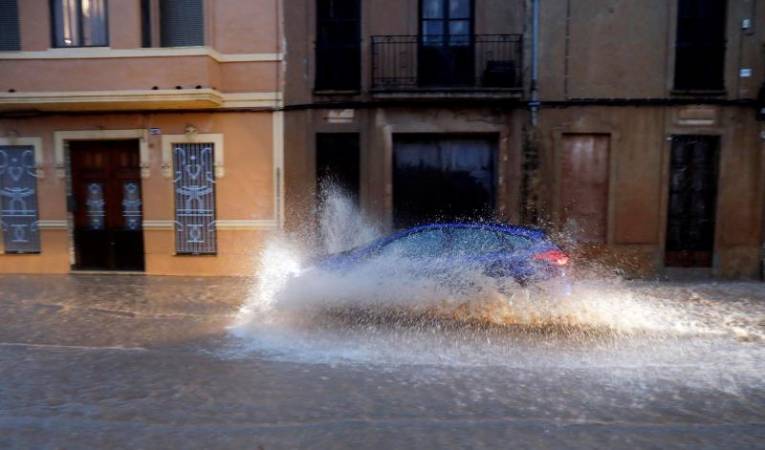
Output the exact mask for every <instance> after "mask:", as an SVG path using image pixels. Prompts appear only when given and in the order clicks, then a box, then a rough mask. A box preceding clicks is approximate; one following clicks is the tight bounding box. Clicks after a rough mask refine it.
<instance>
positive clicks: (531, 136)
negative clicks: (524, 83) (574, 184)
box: [521, 0, 540, 225]
mask: <svg viewBox="0 0 765 450" xmlns="http://www.w3.org/2000/svg"><path fill="white" fill-rule="evenodd" d="M539 1H540V0H531V80H530V85H529V103H528V105H529V115H530V120H529V122H530V124H529V125H530V126H527V127H524V133H523V141H524V142H523V169H522V170H523V179H522V185H521V186H522V187H521V189H522V193H521V199H522V200H521V201H522V205H521V215H522V220H523V223H525V224H531V225H536V224H537V223H538V221H539V210H538V204H537V203H538V199H539V195H538V194H539V180H538V178H539V177H538V169H539V148H538V145H539V139H538V126H539V106H540V104H539V91H538V80H539Z"/></svg>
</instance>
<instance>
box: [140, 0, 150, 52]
mask: <svg viewBox="0 0 765 450" xmlns="http://www.w3.org/2000/svg"><path fill="white" fill-rule="evenodd" d="M151 16H152V14H151V0H141V47H144V48H146V47H151V46H152V44H151V34H152V33H151Z"/></svg>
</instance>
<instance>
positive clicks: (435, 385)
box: [0, 275, 765, 449]
mask: <svg viewBox="0 0 765 450" xmlns="http://www.w3.org/2000/svg"><path fill="white" fill-rule="evenodd" d="M251 283H252V280H248V279H237V278H216V279H209V278H175V277H142V276H84V275H80V276H2V277H0V323H2V327H0V448H66V449H73V448H185V449H194V448H200V449H209V448H264V449H272V448H555V447H561V448H592V447H600V448H625V447H627V448H630V447H631V448H647V447H650V448H702V447H705V448H711V447H719V448H765V381H763V374H764V373H765V350H764V349H763V347H764V345H763V340H762V334H760V333H759V332H760V331H761V330H762V329H763V328H765V313H764V312H765V287H763V286H762V285H761V284H759V283H719V284H717V283H707V284H656V285H654V284H648V283H642V284H641V283H636V284H635V285H634V290H635V292H636V293H637V294H636V295H650V296H653V297H654V298H675V299H677V300H678V301H680V302H687V304H688V305H689V306H688V307H689V309H693V311H695V312H694V314H696V316H698V320H699V321H702V322H703V321H704V320H706V321H709V322H715V321H718V322H720V324H721V325H720V328H719V329H720V330H723V331H721V332H720V333H687V334H684V335H677V336H669V337H668V336H666V335H665V336H660V337H657V336H646V335H641V336H629V337H624V336H606V337H602V336H601V337H592V336H586V335H579V336H576V337H575V338H573V337H571V336H557V337H556V336H550V335H549V333H548V334H545V333H542V332H540V333H539V334H536V335H534V334H532V335H529V334H528V333H526V334H524V336H523V337H519V336H513V335H512V333H510V334H509V335H508V336H504V335H503V334H502V333H504V332H498V331H496V330H493V331H490V332H489V331H481V330H479V331H475V330H474V331H473V332H472V334H470V342H469V343H467V342H466V341H464V340H462V341H461V340H460V339H459V338H454V336H452V335H450V334H449V333H448V332H447V331H444V330H441V329H440V328H438V327H433V328H428V329H421V328H420V329H417V330H404V331H402V329H400V328H399V329H396V330H393V331H391V330H390V329H375V328H373V327H372V326H371V325H370V326H368V327H362V328H356V329H354V330H344V329H340V330H337V329H336V330H332V331H331V332H332V333H333V334H332V336H334V338H335V339H334V340H333V339H329V338H327V335H326V333H327V330H322V333H324V334H315V335H311V334H306V335H299V334H292V335H289V334H288V335H284V336H280V337H279V339H286V340H287V342H286V344H289V345H283V346H281V347H278V346H272V347H269V345H270V344H272V342H266V341H264V340H263V339H262V336H260V337H259V339H260V340H259V341H257V342H255V341H253V342H249V341H248V340H247V338H246V337H234V336H232V335H231V334H230V332H229V330H228V329H227V327H228V326H229V325H231V324H232V322H233V321H234V318H235V316H236V313H237V311H238V309H239V307H240V306H241V305H242V303H243V301H244V299H245V298H246V297H247V295H248V292H249V289H250V287H251ZM694 317H695V316H694ZM694 320H695V319H694ZM723 325H724V326H723ZM338 327H342V325H338ZM741 330H743V331H741ZM758 330H759V331H758ZM426 335H427V336H428V337H427V338H426V337H425V336H426ZM253 339H254V338H253ZM274 339H276V338H274ZM281 343H282V344H285V342H281ZM372 344H374V346H373V347H372ZM365 346H366V347H365ZM318 347H322V348H319V349H318V350H322V351H323V350H331V349H328V347H332V349H334V351H327V352H323V353H321V357H310V355H309V356H308V357H306V356H305V354H306V352H309V353H310V352H314V353H311V354H312V355H314V356H315V355H317V354H318V353H316V352H318V350H317V348H318ZM276 348H279V349H281V350H284V349H287V350H284V351H282V352H281V353H279V352H277V351H275V350H274V349H276ZM361 348H366V349H367V350H368V349H369V348H375V349H377V351H379V352H380V354H383V353H384V354H385V357H380V359H379V360H375V359H374V358H372V359H369V358H367V359H363V358H356V357H355V354H354V353H353V352H354V351H358V350H359V349H361ZM269 349H271V350H269ZM446 349H448V351H446ZM290 351H293V352H294V354H289V352H290ZM285 352H286V354H285ZM416 352H422V353H419V355H421V356H424V355H426V354H427V355H429V356H430V357H431V359H430V360H428V361H429V362H428V363H426V364H418V363H417V359H418V357H417V355H418V353H416ZM501 352H504V353H501ZM404 353H407V358H404V357H403V356H404ZM397 355H401V357H402V361H405V363H402V364H395V358H396V357H397ZM412 355H414V357H413V356H412ZM433 355H441V357H440V359H433V358H432V357H433ZM460 355H462V356H464V359H461V358H462V357H461V356H460ZM497 355H502V356H497ZM477 356H483V357H486V358H489V357H492V358H495V359H494V360H492V359H488V360H479V358H477ZM464 361H479V362H480V363H476V364H464V363H463V362H464ZM486 361H488V363H487V362H486ZM492 361H493V362H492Z"/></svg>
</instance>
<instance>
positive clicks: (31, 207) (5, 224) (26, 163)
mask: <svg viewBox="0 0 765 450" xmlns="http://www.w3.org/2000/svg"><path fill="white" fill-rule="evenodd" d="M37 220H38V219H37V172H36V166H35V152H34V147H32V146H31V145H4V146H0V225H2V231H3V243H4V246H5V252H6V253H38V252H39V251H40V232H39V230H38V227H37V225H38V223H37Z"/></svg>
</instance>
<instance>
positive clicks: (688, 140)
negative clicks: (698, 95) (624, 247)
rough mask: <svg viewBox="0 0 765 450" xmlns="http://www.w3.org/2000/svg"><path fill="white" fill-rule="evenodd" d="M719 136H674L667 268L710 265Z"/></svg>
mask: <svg viewBox="0 0 765 450" xmlns="http://www.w3.org/2000/svg"><path fill="white" fill-rule="evenodd" d="M719 148H720V138H719V137H718V136H674V137H673V138H672V153H671V156H670V168H669V201H668V211H667V242H666V249H665V258H664V263H665V265H666V266H668V267H711V266H712V256H713V251H714V236H715V216H716V211H717V209H716V206H717V178H718V177H717V173H718V160H719Z"/></svg>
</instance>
